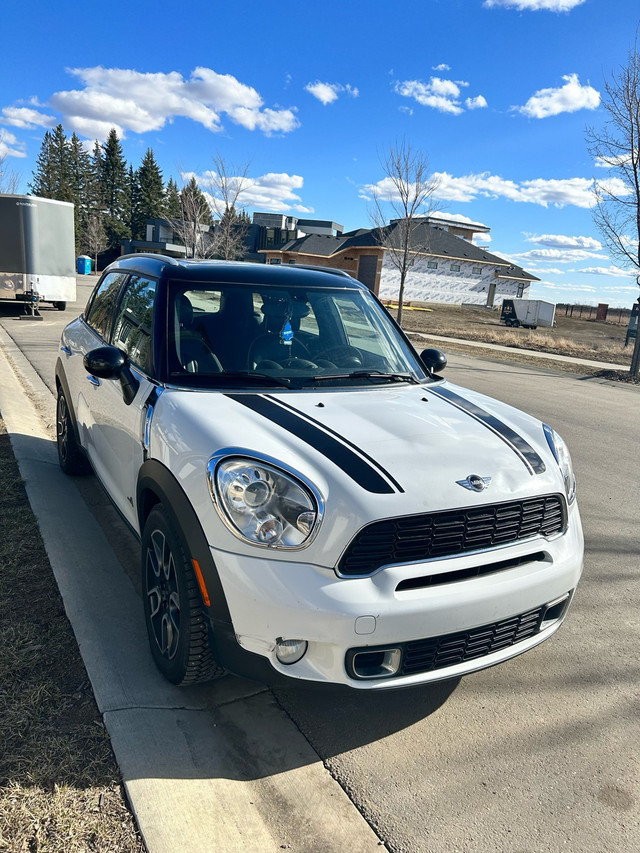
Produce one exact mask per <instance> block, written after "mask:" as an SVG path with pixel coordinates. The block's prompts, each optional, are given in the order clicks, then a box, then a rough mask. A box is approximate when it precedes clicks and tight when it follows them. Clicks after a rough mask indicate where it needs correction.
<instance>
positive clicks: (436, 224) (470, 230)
mask: <svg viewBox="0 0 640 853" xmlns="http://www.w3.org/2000/svg"><path fill="white" fill-rule="evenodd" d="M397 223H398V220H393V221H392V222H391V223H390V226H389V227H390V234H391V237H392V236H393V229H394V226H397ZM489 231H490V229H489V228H488V227H487V226H486V225H481V224H479V223H473V222H470V223H467V222H460V221H458V220H456V219H449V218H447V217H445V216H430V217H426V218H425V219H424V220H422V221H421V222H420V223H419V224H418V226H417V227H416V230H415V232H414V237H415V245H416V246H421V247H424V246H426V247H428V251H425V252H422V253H421V254H420V255H419V256H418V258H417V259H416V261H415V263H414V265H413V266H412V268H411V270H410V272H409V274H408V277H407V281H406V283H405V296H404V298H405V300H406V301H413V302H448V303H454V304H461V303H463V302H464V303H472V304H473V303H475V304H477V305H489V306H493V305H500V304H501V303H502V300H503V299H505V298H511V297H525V298H526V297H528V296H529V289H530V286H531V282H532V281H539V279H538V278H537V277H536V276H534V275H532V274H531V273H527V272H526V271H525V270H523V269H522V268H521V267H518V266H516V265H515V264H512V263H510V262H509V261H506V260H505V259H504V258H500V257H499V256H498V255H494V254H492V253H490V252H488V251H487V249H486V248H482V247H480V246H477V245H475V244H474V243H472V242H471V240H472V238H473V237H474V236H475V235H476V234H479V235H482V234H488V233H489ZM263 253H264V254H265V255H266V258H267V263H271V264H273V263H281V264H295V263H299V264H316V265H318V266H328V267H333V268H337V269H343V270H345V271H346V272H348V273H349V274H350V275H352V276H353V277H354V278H357V279H358V280H359V281H361V282H363V284H366V285H367V286H368V287H369V288H371V290H373V291H375V292H376V293H377V294H378V295H379V296H380V297H381V298H382V299H395V298H397V296H398V289H399V285H400V274H399V272H398V270H397V269H396V267H395V266H394V264H393V261H392V260H391V259H390V257H389V252H388V251H387V250H386V249H385V247H384V246H382V245H381V243H380V236H379V232H378V230H377V229H360V230H357V231H349V232H347V233H341V232H340V233H336V234H318V233H314V234H305V235H303V236H300V237H297V238H295V239H292V240H291V241H290V242H288V243H285V244H284V245H283V246H281V247H279V248H276V247H272V248H269V249H266V250H263Z"/></svg>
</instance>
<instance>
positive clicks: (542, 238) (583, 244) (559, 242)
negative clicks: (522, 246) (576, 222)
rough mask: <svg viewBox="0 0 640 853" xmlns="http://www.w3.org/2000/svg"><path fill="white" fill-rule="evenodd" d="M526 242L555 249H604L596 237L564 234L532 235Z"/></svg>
mask: <svg viewBox="0 0 640 853" xmlns="http://www.w3.org/2000/svg"><path fill="white" fill-rule="evenodd" d="M525 242H527V243H536V244H537V245H538V246H551V247H553V248H555V249H592V250H594V251H599V250H600V249H602V243H601V242H600V241H599V240H596V239H595V238H594V237H569V236H566V235H564V234H530V235H528V236H527V238H526V241H525Z"/></svg>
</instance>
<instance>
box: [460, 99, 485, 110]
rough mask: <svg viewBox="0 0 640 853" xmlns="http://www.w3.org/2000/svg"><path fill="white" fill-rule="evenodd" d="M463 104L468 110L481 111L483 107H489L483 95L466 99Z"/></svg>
mask: <svg viewBox="0 0 640 853" xmlns="http://www.w3.org/2000/svg"><path fill="white" fill-rule="evenodd" d="M464 103H465V106H466V107H467V109H468V110H481V109H483V108H484V107H488V106H489V104H487V99H486V98H485V97H484V95H477V96H476V97H475V98H467V99H466V101H465V102H464Z"/></svg>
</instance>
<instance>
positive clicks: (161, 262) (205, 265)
mask: <svg viewBox="0 0 640 853" xmlns="http://www.w3.org/2000/svg"><path fill="white" fill-rule="evenodd" d="M118 270H122V271H127V272H134V273H141V274H144V275H149V276H153V277H154V278H162V279H173V280H178V281H186V282H203V281H204V282H213V283H222V282H224V283H237V284H251V285H259V286H271V287H287V288H290V287H303V288H304V287H333V288H336V287H337V288H340V289H344V288H349V289H353V290H367V287H366V286H365V285H364V284H361V282H359V281H357V280H356V279H354V278H351V276H349V275H342V274H338V275H336V271H335V270H324V269H319V268H318V269H316V268H314V267H309V266H304V267H303V266H301V265H291V266H288V265H286V264H282V265H281V264H258V263H250V262H249V263H246V262H243V261H217V260H191V259H189V260H185V259H182V258H171V257H168V256H166V255H156V254H133V255H122V256H121V257H120V258H118V259H117V260H116V261H114V262H113V263H112V264H110V265H109V266H108V267H107V269H106V270H105V272H114V271H118Z"/></svg>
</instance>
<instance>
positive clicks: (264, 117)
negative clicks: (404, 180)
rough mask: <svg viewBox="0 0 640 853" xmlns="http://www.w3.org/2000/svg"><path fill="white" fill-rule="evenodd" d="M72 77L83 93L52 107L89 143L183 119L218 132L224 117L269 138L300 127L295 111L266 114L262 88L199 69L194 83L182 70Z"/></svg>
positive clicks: (58, 98)
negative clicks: (183, 74) (79, 84)
mask: <svg viewBox="0 0 640 853" xmlns="http://www.w3.org/2000/svg"><path fill="white" fill-rule="evenodd" d="M69 73H70V74H73V75H74V76H75V77H77V78H79V79H80V81H81V83H82V88H80V89H74V90H71V91H63V92H56V93H54V94H53V95H52V96H51V98H50V106H51V107H53V108H54V109H55V110H57V111H58V112H60V113H62V115H63V116H64V124H65V126H66V127H70V128H71V130H75V131H76V132H77V133H81V134H83V135H84V136H87V137H89V138H94V139H95V138H97V139H105V138H106V136H107V134H108V132H109V130H110V129H111V128H112V127H115V128H116V130H117V131H118V135H119V136H124V135H125V134H126V132H127V131H128V130H131V131H133V132H135V133H145V132H147V131H150V130H160V129H161V128H162V127H164V125H165V124H166V123H167V122H171V121H173V119H174V118H175V117H178V116H180V117H184V118H189V119H191V120H192V121H195V122H198V123H199V124H202V125H203V126H204V127H206V128H207V129H208V130H211V131H214V132H215V131H220V130H222V116H223V115H226V116H228V117H229V119H231V121H233V122H234V123H235V124H239V125H241V126H242V127H245V128H246V129H248V130H256V129H257V130H261V131H262V132H263V133H265V134H266V135H267V136H269V135H271V134H273V133H288V132H289V131H291V130H293V129H294V128H296V127H298V126H299V122H298V119H297V118H296V116H295V112H294V110H293V109H269V108H266V109H265V108H263V101H262V98H261V96H260V94H259V93H258V92H257V91H256V89H254V88H253V87H252V86H248V85H246V84H245V83H241V82H240V81H239V80H238V79H236V78H235V77H233V76H232V75H230V74H218V73H217V72H215V71H213V70H212V69H211V68H202V67H200V68H196V69H195V70H194V71H193V72H192V74H191V77H190V78H189V79H185V78H184V77H183V76H182V75H181V74H180V73H178V72H177V71H171V72H168V73H141V72H139V71H134V70H132V69H123V68H103V67H102V66H96V67H94V68H74V69H69Z"/></svg>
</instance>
